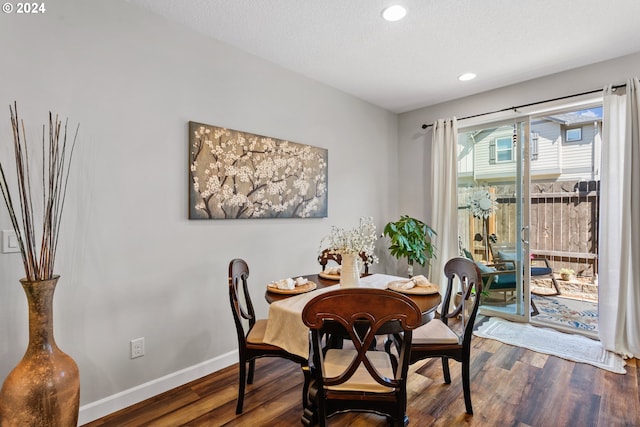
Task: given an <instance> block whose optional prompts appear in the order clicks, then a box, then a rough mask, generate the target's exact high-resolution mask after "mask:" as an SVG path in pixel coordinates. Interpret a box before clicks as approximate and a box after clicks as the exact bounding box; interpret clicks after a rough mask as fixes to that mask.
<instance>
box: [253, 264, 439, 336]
mask: <svg viewBox="0 0 640 427" xmlns="http://www.w3.org/2000/svg"><path fill="white" fill-rule="evenodd" d="M296 277H299V276H296ZM302 277H304V278H305V279H307V280H309V281H311V282H314V283H316V284H317V285H318V287H317V288H316V289H322V288H327V287H329V286H333V285H337V284H338V283H339V281H338V280H329V279H323V278H322V277H320V276H318V275H317V274H308V275H305V276H302ZM310 292H313V291H310ZM392 292H393V291H392ZM294 295H300V294H278V293H275V292H269V291H268V290H267V291H265V295H264V297H265V299H266V300H267V302H268V303H269V304H271V303H272V302H275V301H280V300H283V299H286V298H290V297H292V296H294ZM403 295H405V296H407V297H409V298H410V299H411V300H413V302H415V303H416V304H417V305H418V307H420V310H421V311H422V323H423V324H424V323H427V322H428V321H430V320H431V319H433V317H434V315H435V311H436V308H438V306H439V305H440V302H441V301H442V297H441V296H440V294H431V295H416V294H403Z"/></svg>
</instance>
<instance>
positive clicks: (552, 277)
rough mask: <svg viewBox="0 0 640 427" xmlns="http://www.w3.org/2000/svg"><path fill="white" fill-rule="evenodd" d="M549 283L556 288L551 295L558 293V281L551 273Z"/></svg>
mask: <svg viewBox="0 0 640 427" xmlns="http://www.w3.org/2000/svg"><path fill="white" fill-rule="evenodd" d="M551 283H552V284H553V287H554V288H556V293H555V294H553V295H560V288H559V287H558V282H556V278H555V276H554V275H553V273H551Z"/></svg>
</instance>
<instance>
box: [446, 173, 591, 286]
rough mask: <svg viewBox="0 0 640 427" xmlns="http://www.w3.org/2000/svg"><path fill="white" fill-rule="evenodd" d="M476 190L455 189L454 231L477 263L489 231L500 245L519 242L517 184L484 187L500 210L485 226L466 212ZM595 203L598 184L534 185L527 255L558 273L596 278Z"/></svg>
mask: <svg viewBox="0 0 640 427" xmlns="http://www.w3.org/2000/svg"><path fill="white" fill-rule="evenodd" d="M476 190H477V188H460V189H459V192H458V229H459V232H460V241H461V245H462V246H464V247H465V248H468V249H469V248H470V249H471V251H472V253H474V256H475V257H476V259H486V258H487V251H486V248H485V244H484V240H483V238H484V236H485V235H486V234H487V232H488V235H495V238H496V241H497V244H498V245H515V241H516V239H518V238H520V230H518V229H517V227H516V222H515V221H516V204H515V186H514V185H493V186H491V187H489V188H488V190H489V191H490V192H491V193H492V194H494V195H495V198H496V201H497V202H498V206H497V210H496V212H495V214H494V215H491V216H490V217H489V218H488V219H487V221H486V224H485V223H484V222H483V220H482V219H479V218H474V217H473V215H472V214H471V212H470V211H469V209H468V204H469V198H470V197H471V195H472V194H473V193H474V191H476ZM599 202H600V182H599V181H562V182H536V183H532V185H531V228H530V231H529V242H530V249H531V253H532V254H536V255H543V256H545V257H546V258H547V259H548V260H549V261H550V263H551V265H552V267H553V269H554V271H556V272H557V271H559V270H560V269H561V268H570V269H572V270H574V271H575V273H576V275H578V276H584V277H593V276H595V274H597V272H598V211H599V209H598V208H599ZM485 230H486V231H485ZM474 237H475V239H474ZM489 258H490V255H489Z"/></svg>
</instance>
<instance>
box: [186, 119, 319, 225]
mask: <svg viewBox="0 0 640 427" xmlns="http://www.w3.org/2000/svg"><path fill="white" fill-rule="evenodd" d="M189 147H190V148H189V187H190V191H189V218H190V219H230V218H319V217H326V216H327V190H328V188H327V158H328V152H327V150H326V149H323V148H318V147H312V146H309V145H303V144H298V143H295V142H290V141H285V140H281V139H276V138H270V137H267V136H261V135H255V134H252V133H247V132H241V131H237V130H233V129H226V128H222V127H217V126H211V125H206V124H202V123H196V122H189Z"/></svg>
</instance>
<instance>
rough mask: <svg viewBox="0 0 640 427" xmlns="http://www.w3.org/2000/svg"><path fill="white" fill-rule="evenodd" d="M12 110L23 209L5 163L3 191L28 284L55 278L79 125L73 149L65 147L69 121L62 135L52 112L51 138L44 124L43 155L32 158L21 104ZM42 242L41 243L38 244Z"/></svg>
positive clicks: (71, 146) (1, 181) (1, 182)
mask: <svg viewBox="0 0 640 427" xmlns="http://www.w3.org/2000/svg"><path fill="white" fill-rule="evenodd" d="M9 111H10V114H11V126H12V129H13V143H14V151H15V163H16V175H17V186H18V190H17V192H18V198H19V206H18V208H19V211H18V210H16V205H15V204H14V198H13V197H12V192H11V191H10V189H9V186H8V184H7V179H6V176H5V170H6V167H5V165H3V163H2V162H1V161H0V173H1V175H2V179H1V180H0V188H1V189H2V196H3V198H4V202H5V205H6V206H7V209H8V211H9V216H10V218H11V224H12V225H13V229H14V230H15V232H16V236H17V238H18V244H19V246H20V253H21V254H22V261H23V263H24V269H25V273H26V278H27V280H31V281H34V280H46V279H51V278H52V277H53V275H54V273H53V268H54V262H55V257H56V248H57V247H58V236H59V233H60V221H61V219H62V211H63V208H64V202H65V196H66V192H67V184H68V181H69V166H70V164H71V159H72V157H73V151H74V148H75V145H76V138H77V136H78V129H79V125H78V127H77V128H76V131H75V134H74V136H73V141H72V142H71V143H70V147H67V121H65V124H64V131H63V132H62V133H61V131H62V122H61V121H60V120H58V116H57V115H56V116H55V119H54V118H53V115H52V113H51V112H49V135H48V138H46V132H45V131H46V126H45V125H43V126H42V150H41V154H42V156H41V158H38V157H39V156H35V157H36V158H35V159H33V158H31V159H30V155H33V154H35V153H32V152H30V148H31V147H29V145H28V144H27V138H26V133H25V126H24V122H23V121H22V120H20V119H19V118H18V108H17V104H16V103H14V105H13V107H12V106H11V105H10V106H9ZM38 148H39V147H38ZM34 160H35V162H34V163H35V166H36V169H35V171H34V175H35V174H37V171H38V169H39V168H40V167H41V172H42V177H41V178H42V187H40V186H39V184H38V183H37V181H39V178H40V176H37V175H36V177H35V178H36V179H35V180H32V178H33V177H32V175H31V172H32V171H31V169H30V166H34V165H32V164H31V162H32V161H34ZM32 184H33V187H32ZM39 193H41V196H42V206H41V207H40V208H41V209H37V208H36V209H34V200H35V201H37V200H36V199H35V198H37V197H39V196H40V194H39ZM36 211H37V212H36ZM40 211H42V212H40ZM40 214H41V216H40ZM39 218H41V220H40V221H38V219H39ZM38 238H39V239H40V242H39V244H38Z"/></svg>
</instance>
